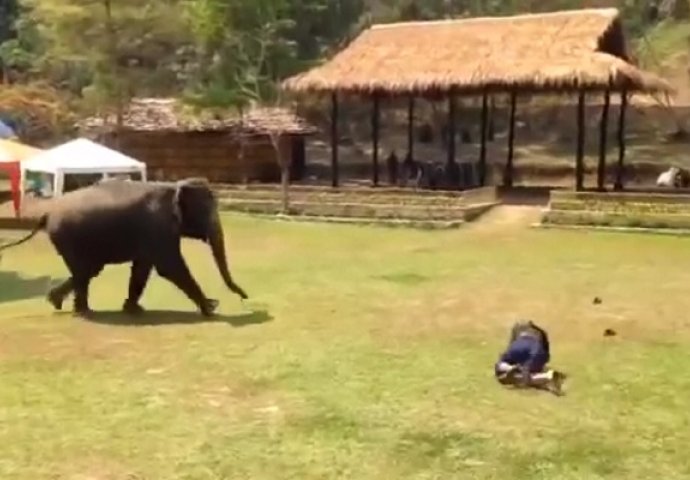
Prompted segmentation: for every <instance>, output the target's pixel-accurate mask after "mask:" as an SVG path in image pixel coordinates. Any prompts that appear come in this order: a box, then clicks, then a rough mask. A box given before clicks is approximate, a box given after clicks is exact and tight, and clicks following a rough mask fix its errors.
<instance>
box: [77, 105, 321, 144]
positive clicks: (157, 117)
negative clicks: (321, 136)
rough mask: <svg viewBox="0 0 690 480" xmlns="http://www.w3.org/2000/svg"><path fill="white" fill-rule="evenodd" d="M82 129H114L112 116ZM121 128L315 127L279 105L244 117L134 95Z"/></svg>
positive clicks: (293, 131)
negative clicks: (192, 109)
mask: <svg viewBox="0 0 690 480" xmlns="http://www.w3.org/2000/svg"><path fill="white" fill-rule="evenodd" d="M78 127H79V129H80V130H81V131H82V132H99V133H102V132H104V131H110V130H114V128H115V118H113V116H112V115H111V116H110V117H108V118H106V119H104V118H103V117H90V118H87V119H85V120H83V121H82V122H80V123H79V125H78ZM122 129H123V131H136V132H209V131H217V132H222V131H227V132H233V131H235V132H237V133H239V132H241V133H243V134H246V135H262V134H272V133H278V134H283V135H305V134H309V133H313V132H314V128H313V127H312V126H310V125H308V124H307V123H306V121H305V120H303V119H302V118H300V117H299V116H297V115H296V114H295V113H293V112H292V111H290V110H288V109H285V108H278V107H256V108H252V109H249V110H247V111H246V112H245V113H244V115H243V118H242V119H240V118H239V116H237V115H234V114H233V115H228V114H218V113H205V114H204V113H198V112H197V113H194V112H192V111H191V109H189V108H186V107H185V106H183V105H182V104H181V103H180V102H179V101H177V100H175V99H170V98H137V99H134V100H132V102H131V103H130V105H129V106H128V108H127V109H126V111H125V114H124V117H123V125H122Z"/></svg>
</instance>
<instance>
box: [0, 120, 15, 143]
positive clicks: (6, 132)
mask: <svg viewBox="0 0 690 480" xmlns="http://www.w3.org/2000/svg"><path fill="white" fill-rule="evenodd" d="M16 137H17V134H16V133H15V132H14V130H12V128H11V127H10V126H9V125H7V124H6V123H5V122H3V121H2V120H0V138H2V139H5V140H6V139H10V138H16Z"/></svg>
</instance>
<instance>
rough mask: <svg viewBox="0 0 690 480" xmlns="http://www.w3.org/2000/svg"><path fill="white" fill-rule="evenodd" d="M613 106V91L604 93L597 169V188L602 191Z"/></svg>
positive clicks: (604, 185) (604, 180) (604, 182)
mask: <svg viewBox="0 0 690 480" xmlns="http://www.w3.org/2000/svg"><path fill="white" fill-rule="evenodd" d="M610 106H611V90H609V89H606V92H605V93H604V107H603V109H602V111H601V124H600V125H599V165H598V168H597V188H598V189H599V190H600V191H604V190H605V189H606V141H607V138H606V137H607V135H608V127H609V107H610Z"/></svg>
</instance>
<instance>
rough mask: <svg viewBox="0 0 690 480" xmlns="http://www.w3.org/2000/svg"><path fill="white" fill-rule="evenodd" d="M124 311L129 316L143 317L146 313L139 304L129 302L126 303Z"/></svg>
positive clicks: (123, 307)
mask: <svg viewBox="0 0 690 480" xmlns="http://www.w3.org/2000/svg"><path fill="white" fill-rule="evenodd" d="M122 311H123V312H124V313H126V314H128V315H141V314H143V313H144V312H145V310H144V308H143V307H142V306H141V305H139V304H138V303H137V302H130V301H129V300H127V301H125V304H124V305H123V306H122Z"/></svg>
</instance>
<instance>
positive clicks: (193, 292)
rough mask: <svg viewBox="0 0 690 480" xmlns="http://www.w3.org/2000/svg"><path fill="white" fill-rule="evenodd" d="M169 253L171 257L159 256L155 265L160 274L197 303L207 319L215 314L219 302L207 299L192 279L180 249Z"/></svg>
mask: <svg viewBox="0 0 690 480" xmlns="http://www.w3.org/2000/svg"><path fill="white" fill-rule="evenodd" d="M168 253H169V255H167V256H166V257H162V256H160V255H159V257H158V260H157V261H156V263H155V264H154V265H155V267H156V271H157V272H158V274H159V275H160V276H161V277H163V278H165V279H167V280H169V281H170V282H172V283H173V284H174V285H175V286H176V287H177V288H179V289H180V290H182V291H183V292H184V293H185V294H186V295H187V297H189V299H190V300H191V301H193V302H194V303H196V305H197V306H198V307H199V310H201V313H202V314H203V315H205V316H207V317H208V316H211V315H213V312H214V311H215V310H216V308H217V307H218V301H217V300H212V299H209V298H206V296H205V295H204V293H203V292H202V291H201V287H199V284H198V283H197V282H196V280H194V277H192V274H191V272H190V271H189V268H188V267H187V263H186V262H185V261H184V258H182V253H181V252H180V251H179V249H178V250H177V251H175V252H168Z"/></svg>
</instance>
